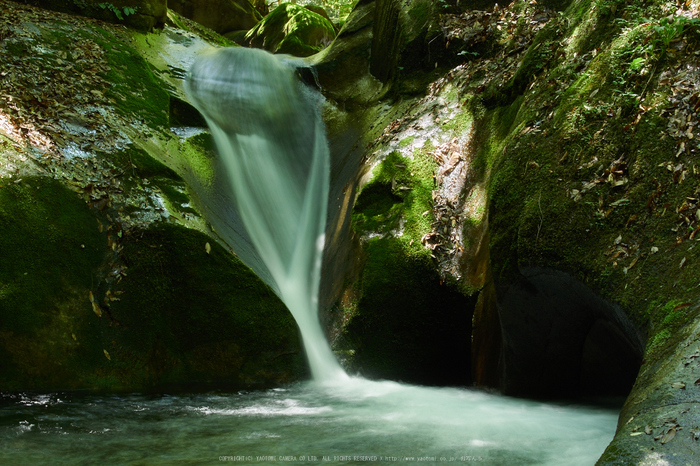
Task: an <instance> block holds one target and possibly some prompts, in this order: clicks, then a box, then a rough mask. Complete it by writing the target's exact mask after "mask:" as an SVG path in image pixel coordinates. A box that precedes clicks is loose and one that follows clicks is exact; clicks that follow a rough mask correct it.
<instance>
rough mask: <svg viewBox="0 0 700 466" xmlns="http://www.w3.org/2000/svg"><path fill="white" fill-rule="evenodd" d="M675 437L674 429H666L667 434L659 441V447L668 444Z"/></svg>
mask: <svg viewBox="0 0 700 466" xmlns="http://www.w3.org/2000/svg"><path fill="white" fill-rule="evenodd" d="M675 436H676V428H675V427H671V428H670V429H668V432H666V435H664V436H663V438H662V439H661V445H664V444H666V443H668V442H670V441H671V440H673V437H675Z"/></svg>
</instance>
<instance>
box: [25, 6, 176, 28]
mask: <svg viewBox="0 0 700 466" xmlns="http://www.w3.org/2000/svg"><path fill="white" fill-rule="evenodd" d="M26 3H31V4H33V5H36V6H40V7H42V8H47V9H49V10H56V11H62V12H66V13H74V14H79V15H82V16H87V17H90V18H97V19H101V20H104V21H109V22H112V23H121V24H125V25H127V26H130V27H133V28H135V29H138V30H141V31H149V30H151V29H153V28H154V27H162V26H163V24H165V20H166V17H167V13H168V7H167V1H166V0H111V1H103V0H71V1H65V0H29V1H28V2H26Z"/></svg>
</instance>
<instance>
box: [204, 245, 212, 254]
mask: <svg viewBox="0 0 700 466" xmlns="http://www.w3.org/2000/svg"><path fill="white" fill-rule="evenodd" d="M204 250H205V251H206V252H207V254H209V253H210V252H211V245H210V244H209V243H206V244H205V245H204Z"/></svg>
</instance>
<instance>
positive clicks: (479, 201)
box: [314, 0, 700, 464]
mask: <svg viewBox="0 0 700 466" xmlns="http://www.w3.org/2000/svg"><path fill="white" fill-rule="evenodd" d="M385 3H388V2H385ZM652 3H653V5H651V6H649V5H648V4H645V6H644V7H643V9H645V11H646V13H645V16H640V11H642V10H640V9H639V8H642V6H641V3H639V2H635V1H629V2H622V3H619V4H616V5H615V6H612V5H602V4H597V3H592V2H588V1H585V0H584V1H574V2H571V3H568V2H562V3H553V4H551V5H550V4H547V5H540V4H537V3H534V2H531V3H525V2H514V3H513V4H511V5H508V6H507V7H502V6H498V7H496V6H493V7H491V8H486V9H484V10H471V9H469V8H466V9H464V8H463V7H464V5H463V6H462V7H459V6H458V5H455V4H453V5H451V6H450V8H448V9H446V10H445V12H442V13H441V14H438V17H437V19H436V20H435V21H436V22H437V24H438V28H437V29H434V27H435V26H434V24H436V23H435V22H434V21H431V20H430V19H428V20H427V21H424V22H422V23H420V24H422V25H423V26H422V27H420V28H418V29H419V32H418V33H415V34H412V36H411V37H413V38H414V40H413V41H411V39H410V38H408V37H407V36H406V35H405V34H404V35H400V36H401V39H400V41H399V44H398V45H395V48H396V50H398V51H399V52H398V55H399V57H398V59H397V63H396V65H397V66H396V67H395V68H394V69H393V70H390V72H388V73H379V72H375V74H374V75H373V74H372V72H371V70H372V65H371V63H372V58H371V56H372V54H371V50H372V47H373V44H375V45H374V46H376V44H377V43H388V44H394V43H393V42H392V37H385V36H381V37H373V34H375V33H376V32H377V30H381V27H380V26H377V25H376V24H375V23H374V21H376V20H377V18H378V17H379V18H380V19H381V11H383V10H382V8H384V7H386V4H380V3H375V4H374V5H372V3H371V2H361V3H360V4H358V7H357V8H356V10H355V12H354V14H353V15H351V16H350V17H349V18H348V23H347V24H346V28H344V29H343V30H341V31H340V33H339V35H338V38H337V39H336V41H335V42H334V44H333V45H332V46H331V47H329V49H327V50H326V51H324V52H323V53H322V54H319V55H318V56H317V57H314V60H315V61H316V62H317V63H318V69H319V73H320V75H319V78H320V81H321V83H322V85H323V86H324V89H325V90H326V93H327V95H328V97H329V98H330V99H331V104H330V106H331V107H333V111H332V112H329V114H330V115H332V118H329V121H330V122H331V124H330V125H329V128H330V131H331V133H333V131H334V128H335V122H347V121H351V122H353V125H355V127H356V128H359V130H357V131H356V134H358V135H357V136H356V139H355V141H356V143H355V144H354V145H350V144H346V145H345V147H350V146H351V147H354V148H364V149H359V151H360V152H362V153H363V155H362V158H361V161H360V162H358V164H357V172H358V175H357V177H356V178H354V183H351V184H350V185H348V186H347V187H346V188H347V191H348V192H353V191H354V190H356V191H357V193H358V194H353V195H352V196H350V198H349V199H348V198H344V199H345V200H344V201H342V200H341V199H340V197H339V198H338V200H337V202H338V205H339V207H338V209H339V211H340V212H345V215H346V217H345V218H349V219H351V222H350V223H351V226H349V227H348V230H343V231H346V232H347V238H354V239H352V240H351V239H347V241H348V242H349V243H352V244H355V245H356V247H358V248H359V251H361V253H360V257H362V261H363V262H361V264H360V265H359V266H357V265H355V266H354V267H349V268H348V270H352V271H353V274H350V275H348V278H347V279H346V282H347V283H348V285H347V286H345V292H344V293H343V294H342V298H341V299H339V300H338V308H337V309H336V310H334V311H333V312H331V313H330V316H331V317H332V319H331V320H333V319H335V320H334V322H335V326H334V327H333V333H332V336H333V337H335V338H336V340H335V341H336V345H337V348H338V349H339V350H342V353H343V355H344V357H346V358H347V364H349V366H350V367H354V368H357V369H358V370H360V371H363V370H364V371H365V372H367V373H372V374H373V375H375V376H378V377H381V376H382V373H381V371H380V370H375V367H376V366H379V363H378V362H377V361H379V360H381V358H382V357H390V354H391V351H392V350H393V348H401V347H402V346H401V345H402V344H404V342H403V341H402V338H401V337H400V336H397V337H396V338H394V339H392V340H390V342H391V344H387V345H386V346H385V347H377V346H375V347H373V348H372V350H371V351H372V352H373V353H374V355H373V358H372V359H370V358H367V356H366V354H365V355H363V354H362V352H363V351H365V352H366V351H368V347H370V346H371V345H370V343H369V337H368V336H367V333H365V334H363V333H362V332H361V330H360V329H361V328H363V323H365V324H364V325H367V324H366V323H371V325H372V326H373V327H374V328H382V327H384V326H386V327H387V328H392V327H391V325H402V324H403V322H401V321H400V319H399V322H396V321H397V318H396V314H391V313H389V312H386V311H385V309H387V308H388V307H389V306H387V305H386V304H383V305H382V306H377V307H371V306H369V305H368V302H369V301H371V300H372V299H377V298H378V297H379V296H381V294H382V293H384V292H386V293H388V294H389V295H391V296H393V297H394V300H395V302H396V303H402V302H403V301H402V300H401V298H400V296H403V295H404V294H406V291H399V290H401V289H402V288H401V284H402V282H403V280H404V273H403V272H393V273H392V272H390V271H391V270H394V269H393V266H392V264H395V263H396V264H402V263H404V262H405V261H407V260H408V261H410V260H417V258H419V257H423V258H424V259H423V260H426V261H427V263H429V264H431V265H430V266H429V268H431V269H432V270H434V271H436V272H437V273H438V276H439V277H440V280H441V282H442V285H441V286H446V288H445V291H443V292H442V293H448V290H457V291H458V292H459V293H461V294H462V295H463V296H468V297H471V299H468V300H466V301H465V302H464V305H463V307H462V309H463V312H464V313H465V314H466V315H468V316H470V317H469V319H471V322H472V325H471V334H466V333H465V334H464V336H463V338H464V339H471V345H469V346H464V347H463V348H462V349H461V351H465V350H466V351H471V364H470V365H469V367H470V368H471V374H470V376H471V380H473V382H474V383H476V384H477V385H480V386H486V387H495V388H497V389H500V390H502V391H504V392H505V393H508V394H514V395H524V396H531V397H541V396H547V397H552V396H554V397H558V396H563V397H570V396H576V395H601V394H618V395H626V394H627V393H630V390H631V393H630V395H629V398H628V400H627V403H626V405H625V408H624V409H623V411H622V414H621V417H620V427H619V430H618V434H617V436H616V437H615V440H614V441H613V442H612V444H611V446H610V448H609V449H608V451H607V452H606V454H605V455H604V456H603V458H602V459H601V463H602V464H607V463H618V464H628V463H630V462H635V463H637V462H644V461H647V462H657V461H672V462H680V463H687V464H692V463H693V460H692V452H693V449H694V447H693V445H696V443H694V442H696V441H697V440H695V439H697V438H699V437H700V436H698V435H696V431H697V430H698V425H697V424H698V421H697V417H696V413H695V411H694V406H693V405H692V404H687V403H688V400H690V399H692V397H693V396H695V395H693V393H694V390H696V389H697V386H696V385H692V386H691V385H690V383H689V382H688V381H693V380H694V379H695V378H697V377H696V375H697V374H695V375H693V374H694V371H696V369H695V364H694V363H693V361H694V358H695V352H694V351H695V346H697V345H696V343H697V336H693V335H694V334H693V333H692V332H691V331H690V330H688V329H690V328H694V325H695V323H696V321H697V312H698V309H699V306H698V298H699V296H698V293H697V291H696V290H697V288H696V286H695V285H696V284H697V281H698V276H697V273H695V269H694V268H693V267H692V265H691V264H692V263H693V262H692V261H694V260H695V259H694V258H695V250H696V248H695V243H694V241H695V239H696V231H697V228H698V227H697V219H696V218H695V217H694V216H693V215H694V214H695V211H696V210H697V208H698V203H697V197H696V190H697V173H696V172H697V170H695V169H694V165H693V163H694V162H693V161H692V160H693V157H694V154H695V153H696V152H697V150H698V148H697V147H696V146H697V144H696V142H695V141H696V138H697V136H696V128H697V125H696V123H695V121H696V117H697V115H696V113H697V112H696V110H697V104H698V102H699V101H700V99H698V96H697V93H698V89H697V86H696V84H695V83H696V82H697V79H696V76H695V72H694V71H693V70H695V69H696V64H695V61H696V60H695V57H696V50H697V47H698V43H699V41H698V39H699V36H698V33H699V31H698V21H699V20H698V15H699V10H698V6H697V4H696V3H692V2H691V3H688V4H686V5H684V6H682V7H680V8H678V7H677V6H674V5H671V4H666V3H663V2H652ZM382 5H383V6H382ZM448 6H449V5H448ZM547 6H550V7H552V6H554V7H557V8H561V9H562V12H561V13H557V12H556V11H553V10H551V9H549V8H547ZM402 8H403V9H402V12H403V13H406V8H409V7H405V8H404V7H402ZM377 15H379V16H377ZM669 15H670V16H669ZM407 17H409V15H406V16H399V23H400V24H399V26H398V27H397V28H395V29H392V32H393V31H395V30H398V31H406V29H402V27H403V26H405V25H406V24H407V23H402V18H403V19H405V18H407ZM414 17H415V12H414ZM430 17H431V16H430V15H429V16H428V18H430ZM431 28H433V29H431ZM435 31H437V33H436V32H435ZM436 36H437V37H436ZM426 38H429V40H428V42H429V43H430V44H434V43H438V44H441V51H440V52H438V51H437V50H435V51H434V52H435V54H434V55H433V49H432V48H430V47H428V46H427V45H426ZM433 39H434V41H433ZM382 41H384V42H382ZM431 41H432V42H431ZM391 47H394V45H392V46H391ZM421 47H422V48H421ZM414 50H423V51H425V52H424V53H421V54H415V53H414ZM428 52H430V55H431V58H430V62H429V63H430V65H432V68H431V66H426V62H427V60H426V59H425V58H426V57H427V55H428ZM431 69H434V71H432V72H431V71H430V70H431ZM344 71H346V72H344ZM377 75H380V76H377ZM346 77H347V78H346ZM387 77H388V78H387ZM377 78H380V79H377ZM353 85H354V86H355V87H353ZM359 90H361V91H360V92H358V91H359ZM346 153H350V150H349V149H348V151H347V152H346ZM421 166H422V167H424V170H423V171H421V169H420V168H419V167H421ZM421 189H425V191H424V193H425V194H423V193H422V192H421ZM350 206H354V207H353V209H352V210H351V209H350ZM423 206H425V207H423ZM414 207H416V208H417V210H414V209H413V208H414ZM416 214H417V215H416ZM426 251H427V254H426V255H425V256H421V252H423V253H425V252H426ZM378 263H381V264H384V265H383V266H378V265H377V264H378ZM418 263H420V262H416V263H414V265H415V267H416V269H420V266H418V265H417V264H418ZM411 268H412V269H413V265H412V266H411ZM384 272H387V273H386V275H383V273H384ZM387 275H388V276H389V277H393V280H392V279H390V278H387ZM378 277H382V281H381V282H379V283H381V286H378V287H377V289H374V288H372V283H373V281H372V280H377V279H378ZM424 277H425V279H424V280H423V283H425V286H426V288H425V289H424V290H423V291H426V292H428V291H427V290H429V289H431V280H430V278H429V277H430V274H429V273H426V274H425V275H424ZM409 282H410V280H409ZM412 286H413V285H412ZM415 286H419V285H415ZM449 292H451V291H449ZM392 293H393V294H392ZM389 301H391V299H389ZM415 301H416V302H418V301H419V300H415ZM382 302H383V303H384V302H386V301H382ZM425 308H429V306H426V307H425ZM406 315H408V314H406ZM410 315H411V317H410V320H411V321H413V320H415V319H421V322H424V323H426V325H431V323H432V322H434V321H433V317H434V316H435V313H434V312H432V311H427V312H426V314H425V315H419V314H410ZM382 319H385V320H382ZM353 322H356V323H353ZM447 322H449V323H447ZM447 322H442V325H444V327H443V329H446V328H450V329H451V328H454V327H458V326H456V325H454V322H455V321H451V320H449V321H447ZM450 325H452V326H453V327H450ZM468 331H469V330H465V332H468ZM408 333H409V334H410V331H409V332H408ZM445 335H447V333H445ZM450 338H455V336H454V335H450ZM431 339H432V341H433V342H435V341H436V340H437V337H436V336H433V337H432V338H431ZM409 340H410V341H411V342H414V343H415V344H418V345H420V344H421V343H422V342H421V341H420V340H419V339H416V338H412V339H407V341H409ZM363 345H364V346H363ZM363 358H364V359H363ZM357 361H361V362H360V363H359V364H358V363H357ZM454 361H455V365H456V367H467V366H463V365H461V363H460V362H459V361H460V359H459V358H458V357H454ZM415 362H416V366H415V367H414V368H413V370H414V371H415V373H416V374H417V373H419V372H420V370H421V369H420V368H421V367H422V365H421V362H420V361H419V358H415ZM640 367H641V369H640ZM638 371H639V374H638ZM633 383H634V387H632V384H633ZM693 387H695V388H693ZM676 402H678V403H680V404H679V405H675V404H674V403H676ZM681 437H682V439H681Z"/></svg>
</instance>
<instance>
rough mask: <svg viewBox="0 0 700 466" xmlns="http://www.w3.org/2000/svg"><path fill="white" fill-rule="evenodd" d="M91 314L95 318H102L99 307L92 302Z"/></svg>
mask: <svg viewBox="0 0 700 466" xmlns="http://www.w3.org/2000/svg"><path fill="white" fill-rule="evenodd" d="M92 312H94V313H95V314H96V315H97V317H102V309H100V306H98V305H97V303H96V302H94V301H93V302H92Z"/></svg>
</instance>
